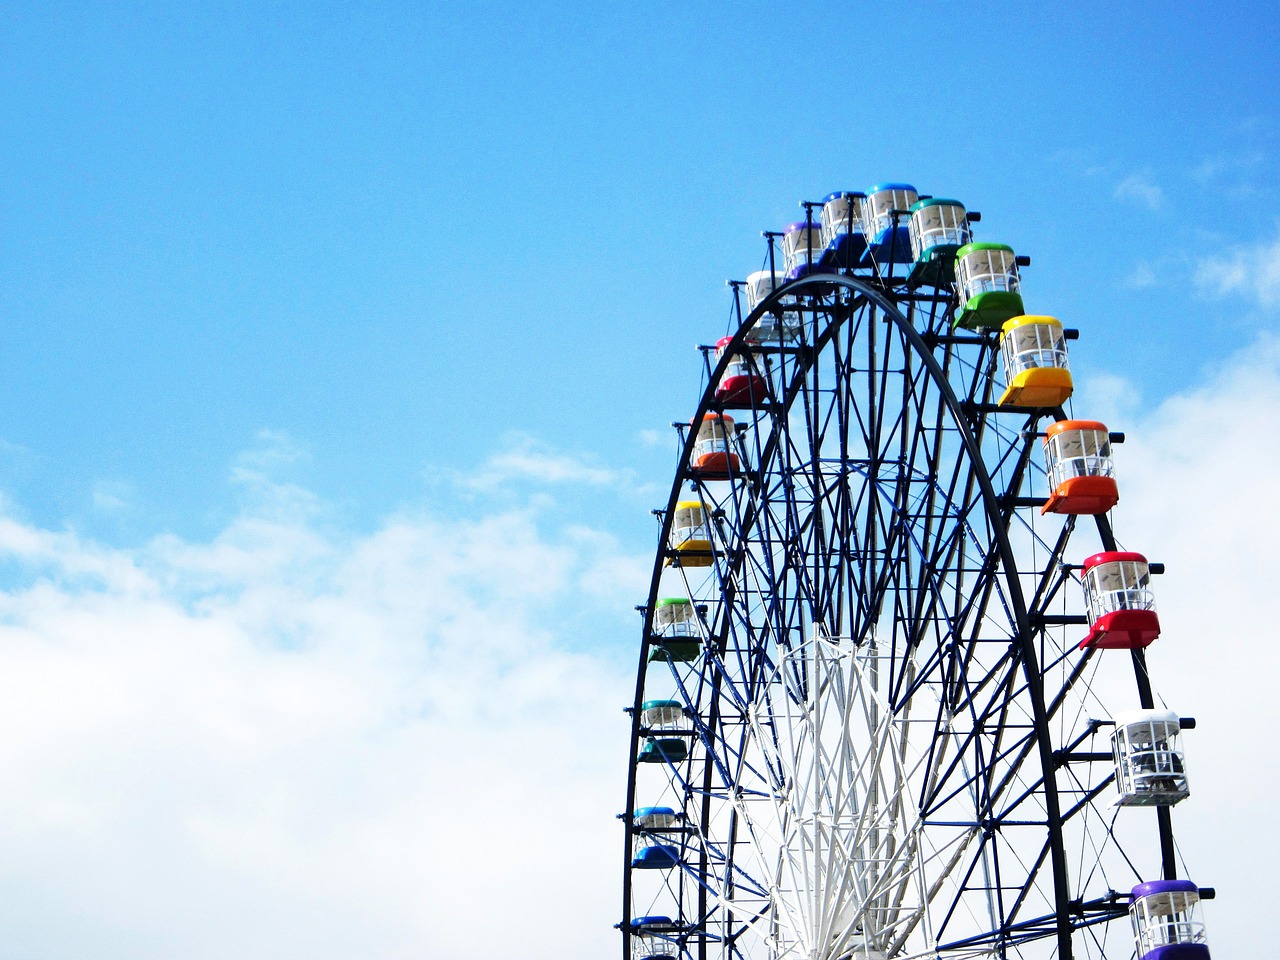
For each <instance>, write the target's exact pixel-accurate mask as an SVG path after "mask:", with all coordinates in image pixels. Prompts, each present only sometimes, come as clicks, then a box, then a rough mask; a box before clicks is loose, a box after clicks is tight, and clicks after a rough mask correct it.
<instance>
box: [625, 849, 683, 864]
mask: <svg viewBox="0 0 1280 960" xmlns="http://www.w3.org/2000/svg"><path fill="white" fill-rule="evenodd" d="M679 863H680V848H679V847H677V846H675V845H674V844H670V843H651V844H649V845H648V846H644V847H641V848H640V849H639V850H637V851H636V855H635V856H634V857H632V858H631V869H633V870H670V869H671V868H672V867H674V866H677V865H678V864H679Z"/></svg>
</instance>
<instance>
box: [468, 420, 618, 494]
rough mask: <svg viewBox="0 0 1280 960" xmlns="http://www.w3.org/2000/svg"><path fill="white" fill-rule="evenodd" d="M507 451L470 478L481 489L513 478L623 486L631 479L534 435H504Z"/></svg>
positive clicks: (503, 445)
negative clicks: (555, 446)
mask: <svg viewBox="0 0 1280 960" xmlns="http://www.w3.org/2000/svg"><path fill="white" fill-rule="evenodd" d="M502 447H503V450H502V451H501V452H500V453H496V454H494V455H492V456H491V457H489V459H488V460H486V461H485V462H484V464H483V465H482V466H481V467H480V468H479V469H478V470H476V471H474V472H472V473H471V474H470V475H469V477H468V481H467V482H468V484H469V485H470V486H471V487H473V488H475V489H477V490H491V489H494V488H497V487H501V486H504V485H506V484H509V483H511V482H512V481H532V482H534V483H540V484H565V483H576V484H587V485H589V486H611V485H620V484H622V483H625V482H628V481H629V480H630V475H629V474H628V473H626V472H625V471H619V470H611V469H608V468H606V467H600V466H596V465H593V464H591V463H589V462H587V460H585V459H584V458H581V457H573V456H569V455H567V454H564V453H560V452H559V451H556V450H552V449H550V448H549V447H547V446H546V445H545V444H543V443H541V442H539V441H538V440H536V439H535V438H533V437H530V436H526V435H524V434H518V433H517V434H508V435H507V436H505V437H503V438H502Z"/></svg>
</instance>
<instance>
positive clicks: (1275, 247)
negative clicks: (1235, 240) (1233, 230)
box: [1195, 235, 1280, 307]
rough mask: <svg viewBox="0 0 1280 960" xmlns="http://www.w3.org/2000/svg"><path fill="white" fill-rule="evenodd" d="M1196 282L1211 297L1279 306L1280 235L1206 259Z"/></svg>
mask: <svg viewBox="0 0 1280 960" xmlns="http://www.w3.org/2000/svg"><path fill="white" fill-rule="evenodd" d="M1195 282H1196V286H1197V287H1198V288H1199V289H1200V291H1201V292H1202V293H1204V294H1207V295H1209V296H1218V297H1223V296H1242V297H1245V298H1246V299H1250V300H1254V301H1256V302H1257V303H1258V304H1259V305H1261V306H1263V307H1275V306H1280V235H1277V236H1276V238H1275V239H1273V240H1265V241H1262V242H1261V243H1254V244H1244V245H1239V246H1234V247H1231V248H1229V249H1227V250H1226V251H1224V252H1223V253H1221V254H1216V255H1213V256H1209V257H1206V258H1204V259H1203V260H1201V261H1200V263H1199V264H1198V265H1197V267H1196V272H1195Z"/></svg>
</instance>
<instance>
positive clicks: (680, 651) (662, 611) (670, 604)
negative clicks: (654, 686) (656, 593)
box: [649, 597, 702, 663]
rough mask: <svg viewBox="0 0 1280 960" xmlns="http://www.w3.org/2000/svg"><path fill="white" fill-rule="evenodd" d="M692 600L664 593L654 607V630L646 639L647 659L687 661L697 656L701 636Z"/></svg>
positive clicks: (699, 650)
mask: <svg viewBox="0 0 1280 960" xmlns="http://www.w3.org/2000/svg"><path fill="white" fill-rule="evenodd" d="M694 613H695V611H694V609H693V603H692V602H691V601H690V600H687V599H685V598H684V597H664V598H662V599H660V600H658V602H657V604H656V605H655V607H654V611H653V624H652V627H651V629H652V631H653V634H652V636H651V637H650V639H649V660H650V661H655V660H670V661H672V662H674V663H688V662H689V661H691V660H696V659H697V658H698V654H699V652H701V650H702V639H701V637H700V635H699V633H698V621H697V618H696V617H695V616H694Z"/></svg>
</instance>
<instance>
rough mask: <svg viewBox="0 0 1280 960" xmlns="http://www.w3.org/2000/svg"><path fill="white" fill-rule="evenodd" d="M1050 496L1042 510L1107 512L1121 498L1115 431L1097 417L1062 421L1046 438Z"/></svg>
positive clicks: (1056, 511)
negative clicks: (1113, 443) (1113, 444)
mask: <svg viewBox="0 0 1280 960" xmlns="http://www.w3.org/2000/svg"><path fill="white" fill-rule="evenodd" d="M1044 459H1045V466H1046V468H1047V469H1048V471H1049V499H1048V501H1047V502H1046V503H1045V505H1044V507H1043V508H1042V509H1041V510H1040V512H1041V513H1106V512H1107V511H1108V510H1110V509H1111V508H1112V507H1114V506H1115V505H1116V504H1117V503H1118V502H1119V500H1120V491H1119V489H1118V488H1117V487H1116V481H1115V478H1114V477H1113V476H1112V475H1111V474H1112V471H1113V470H1114V463H1113V461H1112V459H1111V434H1110V433H1108V432H1107V427H1106V425H1105V424H1102V423H1099V422H1098V421H1097V420H1059V421H1058V422H1057V423H1053V424H1050V425H1049V429H1047V430H1046V431H1045V437H1044Z"/></svg>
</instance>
